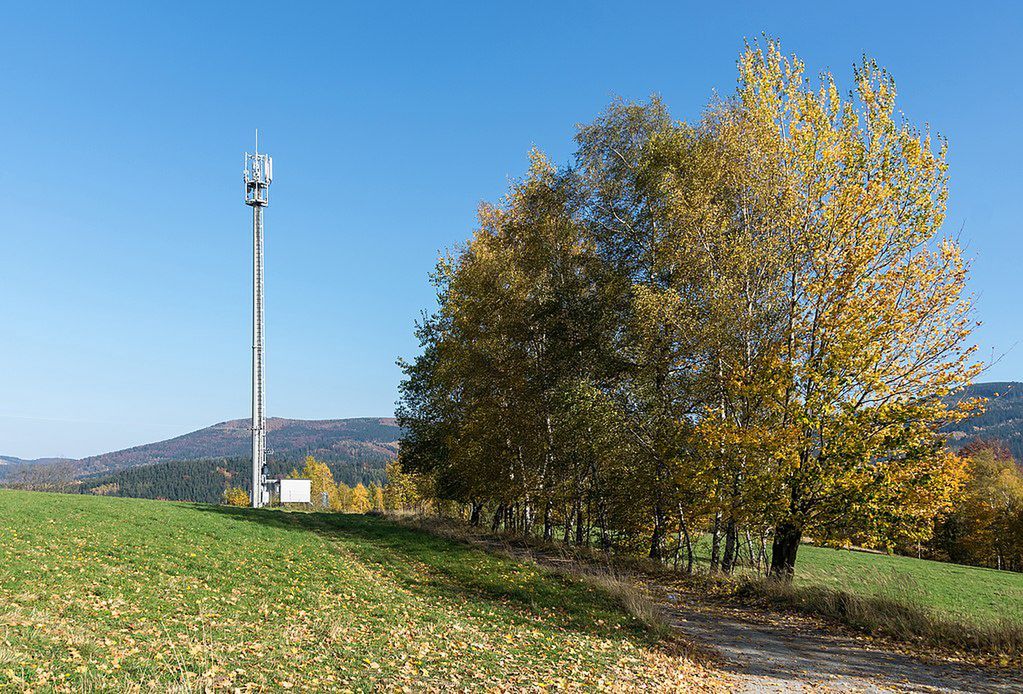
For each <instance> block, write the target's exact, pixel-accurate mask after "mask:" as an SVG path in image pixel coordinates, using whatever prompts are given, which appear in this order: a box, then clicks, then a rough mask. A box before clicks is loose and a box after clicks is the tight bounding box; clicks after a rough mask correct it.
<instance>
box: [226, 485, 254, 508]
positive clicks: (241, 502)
mask: <svg viewBox="0 0 1023 694" xmlns="http://www.w3.org/2000/svg"><path fill="white" fill-rule="evenodd" d="M223 503H224V504H225V505H226V506H248V505H249V493H248V492H247V491H245V490H244V489H242V488H241V487H228V488H227V489H225V490H224V495H223Z"/></svg>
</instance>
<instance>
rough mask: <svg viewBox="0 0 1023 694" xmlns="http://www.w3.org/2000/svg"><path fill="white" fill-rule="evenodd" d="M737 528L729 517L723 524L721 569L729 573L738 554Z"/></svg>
mask: <svg viewBox="0 0 1023 694" xmlns="http://www.w3.org/2000/svg"><path fill="white" fill-rule="evenodd" d="M738 539H739V528H738V527H737V526H736V525H735V519H734V518H729V519H728V523H726V524H725V554H724V556H723V557H722V559H721V570H722V571H723V572H725V573H726V574H728V575H731V573H732V571H733V570H734V569H735V565H736V563H738V562H737V559H738V556H739V542H738Z"/></svg>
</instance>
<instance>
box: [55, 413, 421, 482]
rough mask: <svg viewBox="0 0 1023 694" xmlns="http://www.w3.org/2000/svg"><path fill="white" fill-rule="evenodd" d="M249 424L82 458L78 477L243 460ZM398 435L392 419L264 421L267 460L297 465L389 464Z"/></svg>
mask: <svg viewBox="0 0 1023 694" xmlns="http://www.w3.org/2000/svg"><path fill="white" fill-rule="evenodd" d="M249 422H250V420H248V419H234V420H231V421H229V422H221V423H220V424H214V425H213V426H211V427H206V428H205V429H199V430H198V431H193V432H191V433H190V434H184V435H183V436H177V437H175V438H172V439H168V440H166V441H159V442H157V443H150V444H146V445H143V446H135V447H134V448H127V449H124V450H121V451H115V452H113V453H104V454H103V455H96V456H92V457H89V458H83V459H81V460H79V461H76V463H75V466H76V468H77V470H78V473H79V474H80V475H91V474H96V473H103V472H113V471H117V470H122V469H124V468H130V467H136V466H139V465H152V464H154V463H164V462H169V461H183V460H208V459H214V458H237V457H244V456H247V455H249V454H250V451H251V430H250V424H249ZM400 435H401V430H400V429H399V428H398V426H397V425H396V424H395V422H394V420H393V419H387V418H375V417H367V418H360V419H323V420H303V419H281V418H279V417H274V418H271V419H268V420H267V449H268V451H269V454H270V457H271V458H273V459H274V460H281V461H287V462H300V461H301V460H302V459H303V458H304V457H305V456H307V455H313V456H315V457H316V458H318V459H320V460H324V461H328V462H334V461H338V462H351V461H354V460H358V459H362V458H371V459H374V460H387V459H390V458H391V457H393V456H394V455H395V454H396V453H397V451H398V443H397V442H398V438H399V437H400ZM381 467H382V465H381Z"/></svg>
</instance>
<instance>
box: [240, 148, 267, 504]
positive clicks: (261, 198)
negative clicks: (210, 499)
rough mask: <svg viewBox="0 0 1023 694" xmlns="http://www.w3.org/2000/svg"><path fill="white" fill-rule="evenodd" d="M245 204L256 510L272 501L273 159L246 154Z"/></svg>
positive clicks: (253, 470) (253, 502)
mask: <svg viewBox="0 0 1023 694" xmlns="http://www.w3.org/2000/svg"><path fill="white" fill-rule="evenodd" d="M243 176H244V179H245V204H246V205H249V206H250V207H251V208H252V507H253V508H259V507H260V506H265V505H266V504H267V503H268V502H269V493H268V492H267V487H266V372H265V367H266V360H265V354H264V348H265V347H266V343H265V339H264V333H263V208H264V207H266V206H267V205H268V204H269V202H270V181H271V180H272V178H273V159H271V158H270V157H269V156H268V155H266V154H260V153H259V131H258V130H257V131H256V150H255V153H254V154H249V153H248V152H246V153H245V170H244V174H243Z"/></svg>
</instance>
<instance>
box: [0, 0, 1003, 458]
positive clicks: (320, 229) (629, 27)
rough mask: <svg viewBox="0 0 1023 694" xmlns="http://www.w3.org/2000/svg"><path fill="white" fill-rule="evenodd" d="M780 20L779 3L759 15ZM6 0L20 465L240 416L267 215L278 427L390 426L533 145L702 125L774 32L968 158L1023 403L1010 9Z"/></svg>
mask: <svg viewBox="0 0 1023 694" xmlns="http://www.w3.org/2000/svg"><path fill="white" fill-rule="evenodd" d="M761 5H762V6H761ZM967 6H968V3H940V2H928V3H919V4H912V3H895V2H890V1H889V2H884V3H870V2H860V3H855V5H849V4H846V3H822V2H812V3H796V2H793V3H780V4H779V3H769V4H768V3H763V4H761V3H750V4H746V3H694V4H693V5H692V6H687V4H686V3H681V2H671V3H641V2H637V3H620V4H612V3H598V4H594V3H553V2H546V3H539V2H537V3H479V2H475V3H464V4H456V3H430V4H426V3H409V4H407V5H400V4H394V3H386V4H385V3H333V2H332V3H323V4H319V5H317V4H312V3H279V2H278V3H265V4H261V3H257V2H248V3H238V4H229V3H219V2H218V3H188V2H176V3H161V4H153V3H139V2H133V3H124V4H118V3H68V4H58V3H5V6H4V21H3V22H2V23H0V57H2V63H0V64H2V65H3V69H2V70H0V94H2V99H3V108H0V141H2V143H3V147H2V150H0V263H2V265H0V267H2V269H3V274H2V277H0V279H2V285H0V287H2V289H0V454H5V455H17V456H21V457H37V456H49V455H66V456H84V455H89V454H94V453H100V452H104V451H107V450H112V449H116V448H121V447H125V446H129V445H135V444H139V443H145V442H148V441H152V440H156V439H161V438H167V437H169V436H173V435H176V434H179V433H184V432H186V431H190V430H192V429H196V428H199V427H202V426H206V425H209V424H212V423H214V422H218V421H223V420H226V419H233V418H240V417H244V416H246V415H247V412H248V407H249V405H248V403H249V351H250V350H249V344H250V342H249V340H250V337H249V330H250V322H249V321H250V319H249V311H250V281H251V278H250V272H251V266H250V262H251V259H250V253H251V249H250V233H251V229H250V217H249V209H248V208H246V207H245V206H244V204H243V202H242V190H241V179H240V174H241V156H242V152H243V151H244V150H246V149H247V148H251V144H252V138H253V129H254V128H255V127H259V128H260V130H261V133H262V137H261V142H262V143H263V145H264V146H265V149H266V151H268V152H269V153H270V154H272V155H273V156H274V165H275V166H274V174H275V181H274V183H273V186H272V189H271V205H270V207H269V209H268V210H267V216H266V223H267V249H266V252H267V266H266V282H267V289H266V291H267V330H268V337H267V342H268V357H267V361H268V366H267V370H268V402H269V410H270V414H271V415H274V416H285V417H300V418H334V417H350V416H369V415H390V414H391V413H392V412H393V406H394V400H395V397H396V385H397V383H398V380H399V376H400V375H399V372H398V369H397V368H396V367H395V365H394V361H395V359H396V358H397V357H398V356H406V357H408V356H411V355H412V354H414V352H415V341H414V339H413V338H412V327H413V321H414V320H415V318H416V316H417V315H418V313H419V311H420V310H421V309H423V308H426V307H429V306H430V305H431V302H432V293H431V291H430V287H429V285H428V283H427V279H426V276H427V272H428V271H429V270H430V268H431V267H432V265H433V263H434V261H435V259H436V257H437V254H438V252H439V251H441V250H442V249H445V248H447V247H450V246H452V245H453V244H456V243H458V242H460V241H461V240H463V239H465V238H466V237H467V236H468V235H469V234H470V233H471V230H472V225H473V219H474V214H475V209H476V206H477V204H478V203H479V202H480V201H481V200H495V199H497V198H498V197H499V196H500V195H501V194H502V192H503V191H504V190H505V188H506V187H507V184H508V182H509V180H511V179H512V178H514V177H517V176H518V175H520V174H521V172H522V171H523V170H524V168H525V166H526V155H527V152H528V150H529V148H530V147H531V146H533V145H536V146H539V147H541V148H543V149H545V150H546V151H548V152H549V153H550V154H551V155H552V156H553V157H554V158H555V159H556V160H559V161H567V160H568V159H569V157H570V156H571V153H572V141H571V138H572V135H573V132H574V127H575V124H577V123H580V122H585V121H587V120H589V119H591V118H592V117H593V116H594V115H596V114H597V113H598V112H599V111H600V110H601V109H602V108H603V107H604V106H605V105H606V104H607V102H608V101H609V100H610V99H611V98H612V97H613V96H615V95H620V96H623V97H625V98H630V99H640V98H644V97H646V96H647V95H649V94H651V93H655V92H656V93H659V94H661V95H662V96H663V97H664V99H665V100H666V102H667V103H668V104H669V106H670V107H671V109H672V112H673V114H674V115H675V116H676V117H678V118H682V119H691V118H693V117H695V116H697V115H698V114H699V112H700V110H701V108H702V107H703V105H704V104H705V103H706V102H707V100H708V98H709V97H710V96H711V94H712V93H713V91H714V90H718V91H721V92H727V91H730V90H731V89H732V87H733V85H734V81H735V59H736V56H737V54H738V52H739V50H740V49H741V47H742V41H743V38H744V37H756V36H759V35H760V34H761V33H763V32H766V33H767V34H769V35H773V36H777V37H779V38H780V39H781V40H782V41H783V47H784V48H785V50H786V51H787V52H795V53H797V54H799V55H800V56H801V57H802V58H803V59H804V60H805V61H806V62H807V64H808V67H809V68H810V70H811V71H813V72H817V71H820V70H823V69H831V70H832V71H833V72H835V74H836V76H837V77H838V79H839V81H840V82H841V83H842V84H843V85H848V84H849V77H850V74H851V66H852V64H853V63H854V62H855V61H858V60H859V59H860V57H861V55H862V54H863V53H864V52H866V53H869V54H870V55H871V56H873V57H875V58H876V59H877V60H878V61H879V62H880V63H881V64H882V65H884V66H886V67H887V68H889V69H890V70H891V72H892V73H893V74H894V75H895V78H896V80H897V82H898V85H899V91H900V99H901V107H902V109H903V110H904V111H905V112H906V114H907V115H908V116H909V117H910V118H911V119H912V120H914V121H915V122H918V123H923V122H927V123H930V124H931V126H932V127H933V128H934V129H935V130H936V131H938V132H940V133H942V134H944V135H946V136H947V137H948V138H949V140H950V144H951V152H950V157H949V158H950V162H951V176H952V185H951V192H952V199H951V206H950V213H949V218H948V228H949V230H950V231H953V232H956V233H960V234H961V237H962V239H963V241H964V243H965V244H966V245H967V247H968V253H969V255H970V257H971V258H973V263H974V264H973V280H972V289H973V291H974V292H975V293H976V294H977V307H978V314H977V315H978V318H979V319H980V320H981V321H983V323H984V325H983V327H982V328H981V329H980V330H979V331H978V332H977V334H976V335H977V341H978V342H979V344H980V345H981V349H982V352H983V354H984V356H985V357H990V356H991V355H992V354H994V355H998V354H1002V353H1006V352H1007V354H1005V356H1004V357H1003V358H1002V359H1001V361H1000V362H999V363H997V364H996V365H994V366H993V367H992V368H991V369H990V370H989V371H988V373H987V374H985V376H984V377H983V378H984V379H985V380H996V379H999V380H1000V379H1006V380H1008V379H1021V380H1023V353H1021V349H1023V348H1020V347H1016V348H1015V349H1013V346H1014V345H1016V343H1017V342H1020V341H1021V340H1023V327H1021V320H1020V318H1021V309H1020V300H1019V297H1020V293H1021V289H1020V287H1021V281H1020V262H1021V259H1023V236H1021V234H1020V230H1019V224H1018V222H1017V215H1016V208H1017V206H1018V203H1019V200H1020V197H1021V193H1023V191H1021V174H1020V164H1019V162H1020V161H1021V160H1023V145H1021V142H1023V138H1021V137H1020V135H1019V133H1018V132H1017V129H1018V128H1019V125H1020V116H1019V114H1020V112H1021V110H1023V93H1021V87H1020V84H1021V81H1020V79H1019V71H1020V68H1021V67H1023V64H1021V63H1023V61H1021V60H1020V57H1019V53H1018V49H1017V45H1018V40H1019V36H1020V34H1021V32H1023V11H1021V9H1019V5H1017V4H1015V3H1004V4H999V5H996V4H991V5H989V6H988V8H987V9H986V10H970V9H968V8H967Z"/></svg>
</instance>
